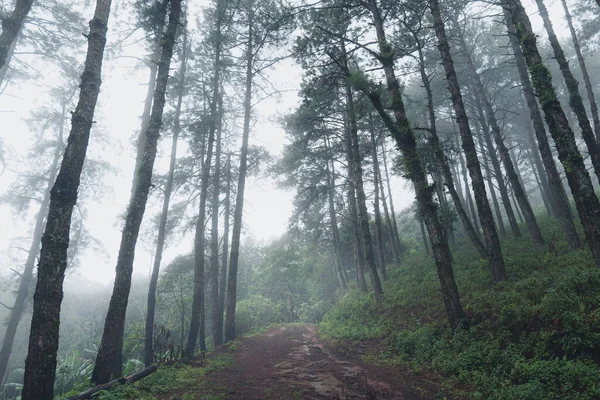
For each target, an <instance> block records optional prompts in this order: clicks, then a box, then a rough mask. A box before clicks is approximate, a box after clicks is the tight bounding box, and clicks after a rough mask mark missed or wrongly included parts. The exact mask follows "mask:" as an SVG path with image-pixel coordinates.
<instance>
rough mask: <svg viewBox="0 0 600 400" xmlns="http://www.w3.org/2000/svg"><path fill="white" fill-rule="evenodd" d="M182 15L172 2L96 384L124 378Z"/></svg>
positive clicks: (98, 358) (176, 2) (173, 0)
mask: <svg viewBox="0 0 600 400" xmlns="http://www.w3.org/2000/svg"><path fill="white" fill-rule="evenodd" d="M180 13H181V3H180V0H171V11H170V13H169V23H168V26H167V30H166V32H165V35H164V39H163V42H162V50H161V60H160V63H159V67H158V76H157V80H156V90H155V92H154V100H153V104H152V113H151V116H150V123H149V125H148V129H147V130H146V135H145V136H146V147H145V149H144V158H143V161H142V164H141V165H140V168H139V170H138V171H137V174H138V177H137V179H136V188H135V192H134V196H133V198H132V199H131V201H130V203H129V206H128V208H127V215H126V217H125V226H124V227H123V234H122V236H121V245H120V247H119V255H118V258H117V267H116V271H117V275H116V277H115V284H114V287H113V293H112V297H111V299H110V304H109V306H108V312H107V314H106V320H105V322H104V332H103V333H102V341H101V343H100V348H99V350H98V355H97V356H96V365H95V366H94V370H93V372H92V382H94V383H96V384H102V383H106V382H108V381H110V380H111V378H119V377H121V375H122V363H121V362H119V363H116V362H115V360H119V359H120V358H121V357H122V352H123V332H124V327H125V314H126V311H127V301H128V298H129V290H130V288H131V275H132V273H133V259H134V256H135V245H136V242H137V238H138V234H139V230H140V225H141V223H142V219H143V217H144V212H145V210H146V202H147V201H148V193H149V191H150V186H151V184H152V169H153V167H154V159H155V158H156V146H157V143H158V138H159V136H160V135H159V132H160V127H161V124H162V114H163V109H164V106H165V96H166V91H167V81H168V79H169V68H170V66H171V57H172V55H173V47H174V45H175V39H176V35H177V27H178V25H179V16H180Z"/></svg>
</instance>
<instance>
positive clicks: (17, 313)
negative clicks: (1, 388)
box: [0, 102, 67, 382]
mask: <svg viewBox="0 0 600 400" xmlns="http://www.w3.org/2000/svg"><path fill="white" fill-rule="evenodd" d="M66 107H67V104H66V102H65V103H64V104H63V105H62V111H61V116H60V125H59V131H58V138H57V140H56V149H55V150H54V158H53V159H52V165H51V167H50V171H49V173H48V186H47V188H46V190H45V192H44V197H43V198H42V201H41V203H40V209H39V211H38V214H37V217H36V220H35V226H34V228H33V238H32V242H31V246H30V247H29V253H28V255H27V261H26V262H25V268H24V269H23V273H22V274H21V282H19V288H18V289H17V296H16V298H15V304H14V305H13V307H12V308H11V310H10V316H9V317H8V322H7V323H6V331H5V333H4V338H3V339H2V348H0V382H1V381H2V380H3V379H4V377H5V376H6V372H7V369H8V362H9V360H10V354H11V352H12V347H13V343H14V340H15V335H16V333H17V328H18V327H19V322H20V321H21V317H22V316H23V312H24V311H25V303H26V302H27V299H28V297H29V292H30V290H29V289H30V287H31V282H32V281H33V268H34V266H35V260H36V257H37V256H38V254H39V252H40V246H41V244H42V243H41V240H42V234H43V233H44V228H45V223H46V215H47V214H48V207H49V206H50V190H52V186H53V185H54V180H55V179H56V174H57V173H58V162H59V161H60V156H61V155H62V153H63V150H64V145H63V136H64V126H65V122H64V121H65V117H66Z"/></svg>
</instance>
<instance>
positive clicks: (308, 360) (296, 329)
mask: <svg viewBox="0 0 600 400" xmlns="http://www.w3.org/2000/svg"><path fill="white" fill-rule="evenodd" d="M365 350H366V351H365ZM377 351H378V349H377V346H376V345H374V344H371V345H364V346H360V345H357V346H355V345H344V344H342V345H336V346H331V345H326V344H324V343H323V341H322V340H320V339H319V336H318V334H317V328H316V327H315V326H314V325H309V324H304V325H285V326H280V327H276V328H273V329H271V330H269V331H267V332H265V333H263V334H261V335H257V336H253V337H248V338H243V339H241V340H240V341H236V342H234V344H233V345H224V346H221V347H219V348H218V349H217V350H216V351H215V352H213V353H212V354H210V355H209V356H208V357H207V358H208V359H209V360H210V358H212V357H215V356H219V355H224V354H228V355H230V356H232V357H233V358H234V360H235V362H234V363H233V364H231V365H230V366H228V367H226V368H225V369H222V370H219V371H215V372H211V373H209V374H208V375H207V376H206V379H207V382H206V386H204V387H205V388H208V392H212V393H214V394H221V395H222V394H225V398H226V399H229V400H242V399H244V400H252V399H260V400H264V399H277V400H284V399H285V400H293V399H340V400H350V399H352V400H354V399H406V400H412V399H436V398H439V399H444V398H446V399H450V398H452V397H451V396H450V395H448V394H447V393H445V392H444V391H443V390H442V389H441V384H440V380H439V378H437V377H436V376H435V375H433V374H429V373H425V372H421V373H419V374H415V373H413V372H411V371H409V370H408V368H406V367H399V366H380V365H368V364H365V363H364V362H363V361H362V358H363V357H364V355H365V354H373V353H372V352H377Z"/></svg>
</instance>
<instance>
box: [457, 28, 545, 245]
mask: <svg viewBox="0 0 600 400" xmlns="http://www.w3.org/2000/svg"><path fill="white" fill-rule="evenodd" d="M454 24H455V25H456V27H457V28H458V29H457V30H458V32H459V41H460V44H461V47H462V49H463V52H464V54H465V60H466V64H467V67H468V69H469V71H470V75H471V78H472V80H471V82H472V84H473V86H474V89H475V97H476V99H477V100H476V102H477V106H478V108H480V107H481V106H483V109H484V111H485V115H486V116H487V121H486V122H487V124H488V127H489V129H490V130H491V132H492V136H493V137H494V141H495V142H496V148H497V149H498V152H499V153H500V160H501V161H502V164H503V165H504V169H505V171H506V175H507V176H508V180H509V181H510V184H511V186H512V189H513V194H514V196H515V197H516V200H517V202H518V204H519V207H520V209H521V211H522V213H523V217H524V219H525V223H526V224H527V228H528V230H529V234H530V235H531V238H532V239H533V243H534V244H535V245H536V246H537V247H542V246H543V245H544V243H545V242H544V237H543V236H542V232H541V231H540V227H539V226H538V224H537V220H536V218H535V214H534V213H533V208H532V207H531V204H530V203H529V199H528V198H527V194H526V193H525V189H524V188H523V185H522V183H521V180H520V176H519V174H518V171H517V170H516V167H515V165H514V163H513V161H512V159H511V157H510V153H509V151H508V147H506V144H505V143H504V139H503V138H502V132H501V131H500V126H499V125H498V120H497V119H496V114H495V110H494V108H493V107H492V102H491V101H490V99H489V94H488V93H487V91H486V89H485V86H484V85H483V82H482V81H481V77H480V76H479V73H478V72H477V68H475V65H474V64H473V59H472V58H471V54H470V53H469V47H468V46H467V43H466V42H465V38H464V36H463V33H462V30H460V29H459V27H458V22H456V21H454Z"/></svg>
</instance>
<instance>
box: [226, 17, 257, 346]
mask: <svg viewBox="0 0 600 400" xmlns="http://www.w3.org/2000/svg"><path fill="white" fill-rule="evenodd" d="M247 23H248V41H247V43H246V60H245V61H246V90H245V93H244V127H243V131H242V147H241V149H240V168H239V172H238V174H239V175H238V184H237V193H236V199H235V211H234V213H233V231H232V235H231V256H230V260H229V275H228V277H227V305H226V307H227V311H226V312H225V341H226V342H229V341H231V340H233V339H235V336H236V334H235V310H236V305H237V274H238V263H239V258H240V237H241V235H242V215H243V210H244V191H245V188H246V174H247V173H248V171H247V169H248V141H249V137H250V118H251V116H252V87H253V81H254V72H253V65H254V51H255V50H254V41H253V39H254V36H253V35H254V10H253V9H252V8H251V9H250V12H249V14H248V21H247Z"/></svg>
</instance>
